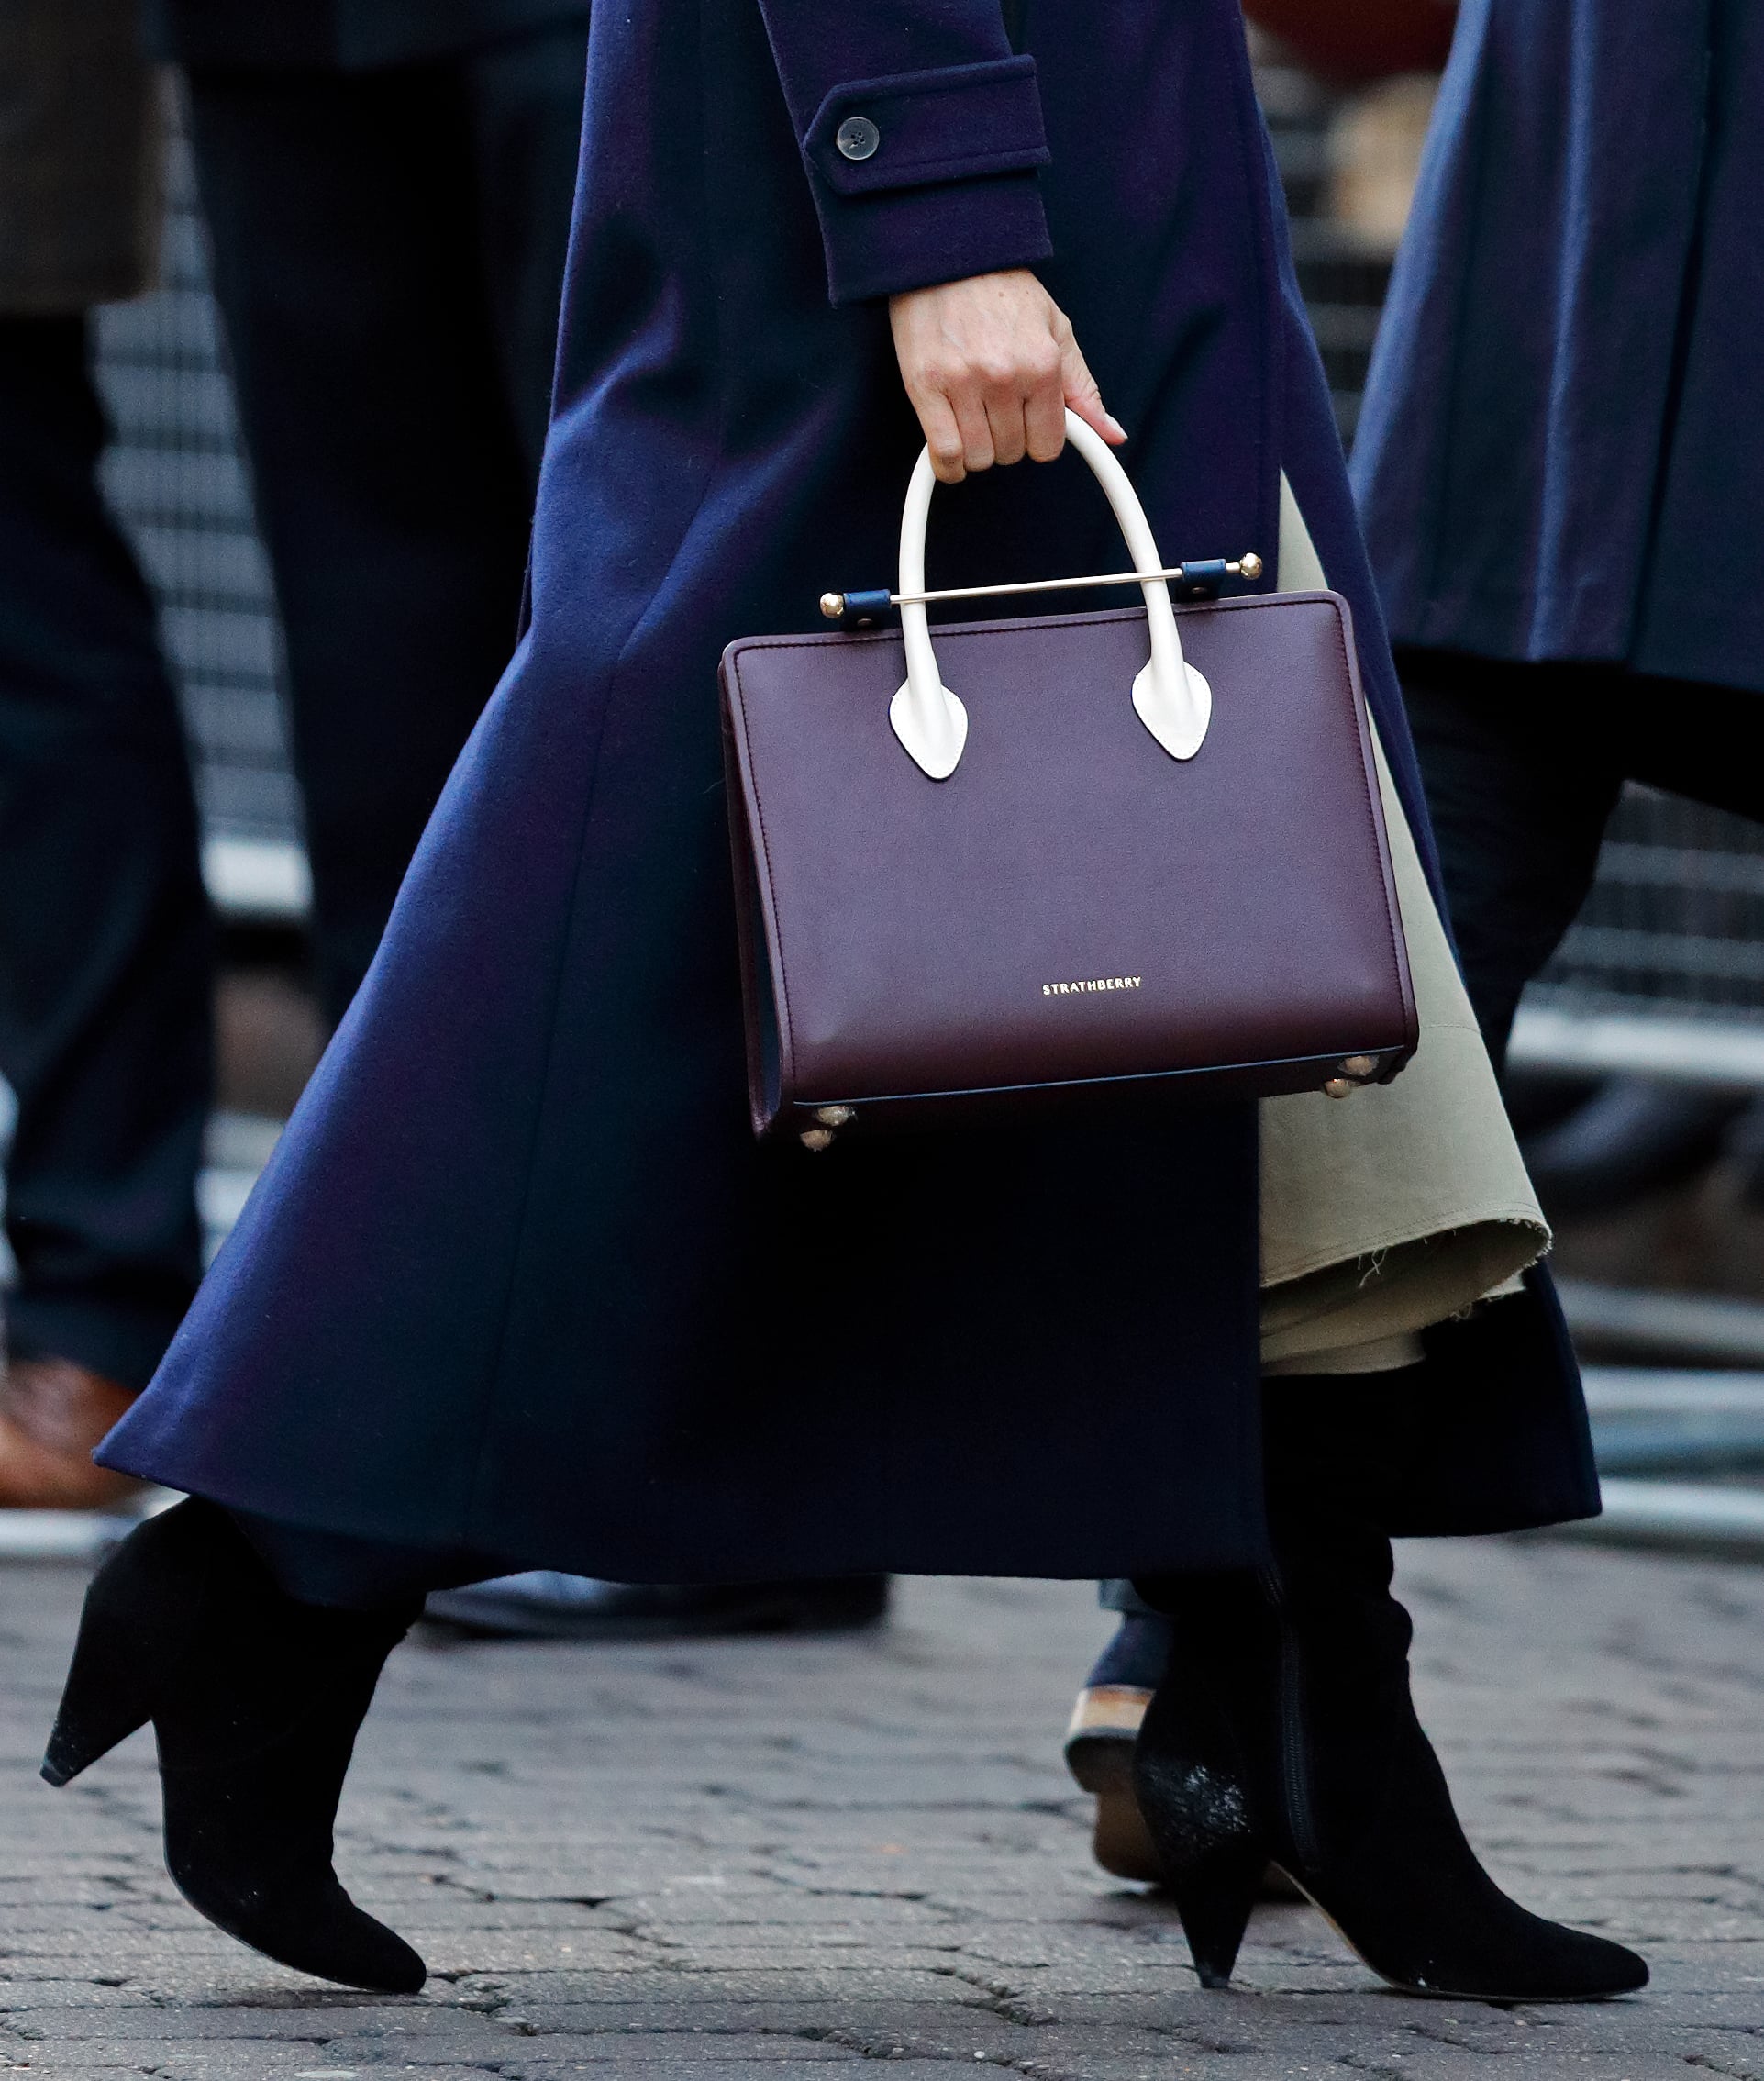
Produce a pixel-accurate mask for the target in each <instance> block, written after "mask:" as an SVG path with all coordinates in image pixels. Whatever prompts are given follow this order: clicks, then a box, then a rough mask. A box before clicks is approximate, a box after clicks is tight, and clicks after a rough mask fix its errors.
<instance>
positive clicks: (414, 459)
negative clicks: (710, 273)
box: [191, 28, 585, 1019]
mask: <svg viewBox="0 0 1764 2081" xmlns="http://www.w3.org/2000/svg"><path fill="white" fill-rule="evenodd" d="M584 48H585V47H584V39H583V36H582V30H581V29H580V28H572V29H566V30H562V31H557V30H550V31H547V32H545V33H543V34H541V35H536V36H533V37H528V38H521V39H512V40H511V41H509V42H508V43H505V44H503V45H499V46H496V47H494V49H492V50H486V51H485V52H483V53H481V54H479V55H477V56H475V57H467V58H461V59H457V60H449V61H444V62H438V63H433V64H426V65H418V66H407V67H399V68H394V69H389V70H386V71H383V72H369V73H363V74H354V75H343V74H337V73H325V72H291V73H267V72H266V73H259V74H250V73H216V72H197V73H195V74H194V76H193V77H192V80H191V111H192V134H193V139H194V147H195V153H196V165H197V172H198V175H199V178H200V182H201V187H202V193H203V200H204V204H205V209H206V211H207V215H208V219H209V225H210V229H211V233H212V237H213V241H214V250H215V287H216V296H217V298H218V300H219V303H220V306H221V310H222V314H223V317H224V319H225V324H226V330H227V343H228V347H229V349H230V351H231V356H232V362H233V367H234V373H235V378H236V381H237V385H238V392H239V410H240V417H241V423H242V426H243V429H244V434H245V441H246V446H247V448H248V450H249V451H250V459H251V464H252V469H253V473H254V476H255V481H256V491H257V499H258V508H259V517H260V519H261V525H262V528H263V531H264V535H265V539H266V540H267V542H268V545H269V550H270V556H271V562H272V566H273V569H274V573H275V581H276V591H277V595H278V598H279V600H280V604H281V608H282V614H283V624H284V627H285V629H286V636H287V658H288V680H289V692H290V696H291V709H292V717H293V735H294V763H295V767H296V770H297V774H298V778H299V781H300V785H301V790H302V795H303V797H304V801H305V817H306V842H307V849H308V851H309V854H310V856H311V861H312V868H313V886H314V910H315V929H316V942H317V950H318V963H319V972H320V984H321V988H322V993H323V997H324V1003H325V1008H326V1010H327V1013H328V1015H329V1016H330V1017H331V1018H333V1019H335V1018H338V1017H340V1016H341V1013H342V1011H343V1008H344V1007H345V1006H346V1005H347V1003H348V1001H349V997H350V996H352V995H353V993H354V991H355V989H356V987H357V985H359V983H360V981H361V977H362V975H363V974H365V973H366V970H367V966H368V963H369V962H370V961H371V960H372V956H373V952H374V949H375V948H376V946H377V945H378V943H379V940H380V935H381V932H382V930H383V927H384V925H385V921H386V918H387V917H388V915H389V914H390V912H391V908H392V904H393V899H394V896H395V895H396V893H397V889H398V885H399V883H400V881H401V880H402V879H403V876H404V873H405V867H406V865H407V864H408V862H409V860H410V856H411V853H412V852H413V851H414V850H415V848H416V841H417V839H418V838H419V837H420V835H421V833H422V829H423V827H424V825H425V824H426V823H427V819H428V816H429V812H430V811H431V809H432V808H433V807H434V804H435V800H436V797H437V796H438V794H439V793H440V790H441V786H442V784H443V782H444V781H445V780H446V778H447V775H448V773H449V770H450V769H451V767H452V765H453V762H454V760H455V759H456V758H457V757H458V755H459V752H460V748H461V746H462V745H463V744H464V742H465V740H466V738H467V736H468V735H469V733H470V731H471V729H472V724H473V723H474V722H475V720H476V719H477V717H478V713H479V711H480V709H481V708H482V707H483V703H484V701H485V700H486V699H487V698H488V696H489V695H490V694H491V692H492V691H493V689H494V686H495V684H496V682H497V680H498V678H499V677H500V676H501V673H502V671H503V668H504V666H505V663H506V662H507V660H508V656H509V653H510V651H511V650H512V648H513V645H514V639H515V629H516V616H517V613H518V610H519V604H520V595H521V580H522V573H523V572H524V569H525V565H526V556H527V526H528V521H529V518H530V514H531V506H532V497H533V487H534V483H535V479H536V473H537V469H538V445H539V442H540V440H541V439H542V435H543V427H544V419H545V400H546V398H547V396H548V395H549V384H550V375H551V363H552V355H553V348H554V342H555V336H556V326H557V309H558V302H559V297H560V288H561V279H562V270H563V256H564V246H565V241H566V239H567V236H568V229H569V223H570V212H571V195H572V192H573V187H574V179H575V161H576V150H577V143H578V135H579V131H580V127H581V110H582V75H583V65H584Z"/></svg>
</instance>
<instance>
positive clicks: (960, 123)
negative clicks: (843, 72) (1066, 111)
mask: <svg viewBox="0 0 1764 2081" xmlns="http://www.w3.org/2000/svg"><path fill="white" fill-rule="evenodd" d="M803 157H804V161H806V162H807V165H808V170H809V177H810V181H811V184H812V185H813V187H814V191H815V206H816V208H817V209H818V211H819V213H820V219H821V238H822V242H823V245H824V247H825V249H826V252H827V288H828V292H829V294H830V295H831V296H832V299H833V301H834V302H835V303H836V304H850V303H856V302H859V301H860V300H861V299H863V298H866V297H873V296H886V295H893V294H895V293H896V292H897V291H899V290H903V289H918V288H923V287H925V286H926V284H929V283H934V282H953V281H958V280H960V278H961V277H962V276H964V275H969V274H984V273H991V272H992V271H993V270H994V269H997V268H1005V267H1024V266H1028V265H1031V264H1033V263H1034V262H1037V261H1042V260H1046V259H1047V258H1048V255H1049V253H1050V252H1051V251H1052V250H1053V248H1052V243H1051V241H1050V240H1049V239H1048V226H1047V217H1046V215H1045V213H1044V211H1043V209H1042V206H1041V193H1040V184H1039V182H1038V181H1037V168H1039V167H1042V166H1045V165H1047V164H1048V161H1049V157H1050V154H1049V153H1048V140H1047V134H1046V132H1045V130H1044V129H1043V128H1042V122H1041V99H1040V95H1039V94H1038V93H1037V87H1036V76H1035V60H1034V59H1033V58H1029V57H1016V58H1003V59H996V60H993V61H989V62H987V63H984V64H978V65H950V66H945V67H942V68H940V69H937V70H934V71H928V72H905V73H899V74H896V75H895V76H893V77H892V78H889V79H880V80H849V81H846V82H844V83H841V84H840V85H838V86H837V87H835V88H834V89H833V90H832V91H831V92H830V93H829V94H828V95H827V97H826V99H825V100H824V101H823V102H822V103H821V106H820V107H819V108H818V109H817V110H816V111H815V118H814V121H813V122H812V123H811V124H810V125H809V128H808V134H807V136H806V137H804V139H803Z"/></svg>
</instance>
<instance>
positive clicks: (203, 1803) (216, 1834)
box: [43, 1497, 427, 1994]
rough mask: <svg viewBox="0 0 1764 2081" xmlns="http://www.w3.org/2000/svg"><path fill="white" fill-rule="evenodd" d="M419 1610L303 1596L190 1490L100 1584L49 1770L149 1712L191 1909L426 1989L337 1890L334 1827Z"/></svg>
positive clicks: (79, 1761)
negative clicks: (376, 1704) (386, 1679)
mask: <svg viewBox="0 0 1764 2081" xmlns="http://www.w3.org/2000/svg"><path fill="white" fill-rule="evenodd" d="M415 1617H416V1609H415V1608H412V1609H410V1610H407V1611H404V1612H399V1613H393V1614H381V1613H377V1612H376V1613H361V1612H353V1611H338V1610H332V1609H330V1608H326V1607H321V1606H318V1605H309V1604H299V1603H296V1602H295V1601H294V1599H293V1598H292V1597H285V1596H283V1593H282V1591H281V1590H280V1589H278V1588H277V1586H276V1585H275V1582H274V1580H273V1579H272V1576H271V1575H270V1573H269V1570H268V1569H267V1568H266V1567H265V1566H264V1565H263V1563H262V1562H261V1560H260V1559H259V1558H258V1555H257V1553H256V1552H255V1551H254V1550H253V1549H252V1547H251V1546H250V1542H249V1541H247V1540H246V1538H245V1536H244V1534H243V1533H242V1532H241V1531H240V1530H239V1528H238V1526H237V1525H235V1524H234V1523H233V1521H232V1519H230V1518H229V1517H228V1516H227V1513H226V1511H224V1510H222V1509H220V1508H217V1507H216V1505H214V1504H211V1503H205V1502H203V1501H201V1500H199V1499H197V1498H194V1497H193V1498H192V1499H190V1500H189V1501H187V1502H183V1503H180V1504H178V1505H177V1506H176V1507H175V1508H172V1509H171V1510H168V1511H166V1512H165V1513H164V1514H163V1515H162V1516H161V1517H157V1518H151V1519H149V1520H148V1521H147V1522H146V1523H145V1524H142V1525H140V1526H139V1527H138V1528H137V1529H136V1530H134V1531H132V1532H131V1533H130V1534H129V1535H128V1538H127V1539H126V1540H125V1541H123V1543H122V1544H121V1545H120V1546H119V1547H118V1548H117V1549H116V1552H114V1553H113V1554H111V1556H110V1557H109V1559H108V1560H106V1561H105V1564H104V1565H103V1567H101V1568H100V1569H99V1571H98V1573H97V1575H95V1576H94V1578H93V1581H92V1586H91V1588H90V1589H89V1590H88V1591H87V1592H86V1599H85V1608H84V1611H83V1614H82V1617H81V1620H80V1636H79V1641H78V1643H77V1645H76V1646H75V1648H74V1652H73V1665H72V1669H71V1670H70V1671H69V1674H68V1680H67V1686H66V1689H65V1691H64V1692H63V1694H62V1697H61V1710H60V1712H59V1713H58V1715H57V1717H56V1721H55V1727H54V1730H53V1732H52V1733H51V1734H50V1742H49V1750H48V1753H47V1754H46V1755H45V1757H44V1759H43V1775H44V1776H45V1777H46V1778H47V1779H48V1780H49V1782H50V1784H51V1785H57V1786H60V1785H65V1784H66V1783H67V1782H68V1780H69V1779H70V1778H72V1777H74V1776H76V1775H78V1774H79V1773H80V1772H81V1771H83V1769H85V1767H86V1766H87V1764H92V1763H95V1762H96V1761H97V1760H98V1758H99V1757H100V1756H102V1755H104V1754H105V1753H106V1752H107V1751H108V1750H110V1749H112V1748H114V1747H115V1746H116V1743H117V1742H120V1741H122V1740H123V1738H124V1737H125V1736H126V1735H128V1734H132V1733H133V1732H134V1731H135V1730H136V1729H137V1728H138V1727H140V1726H143V1725H144V1724H145V1723H146V1722H147V1721H148V1720H151V1721H152V1723H153V1730H154V1733H155V1735H156V1737H157V1738H158V1742H159V1753H160V1779H161V1786H162V1787H163V1793H164V1802H165V1861H166V1864H167V1866H168V1868H169V1869H170V1871H171V1874H172V1878H173V1879H174V1880H175V1881H176V1882H177V1886H178V1889H179V1891H180V1892H181V1893H182V1894H183V1897H184V1898H185V1899H186V1900H188V1901H189V1903H190V1905H191V1906H192V1907H193V1908H194V1909H196V1910H197V1911H198V1912H199V1913H201V1914H203V1915H205V1916H206V1917H207V1918H208V1920H210V1921H211V1922H213V1923H215V1924H216V1926H217V1927H219V1928H220V1929H223V1930H225V1931H227V1934H228V1935H229V1936H234V1937H237V1938H238V1939H239V1941H240V1942H242V1943H248V1944H250V1945H251V1946H252V1948H253V1949H254V1950H257V1951H261V1952H262V1953H265V1954H266V1955H267V1956H268V1957H271V1958H274V1959H277V1960H279V1961H280V1962H281V1963H282V1964H284V1965H292V1966H294V1967H295V1968H297V1969H298V1970H299V1971H301V1972H305V1973H312V1974H314V1975H316V1976H317V1977H319V1978H320V1979H326V1980H338V1981H341V1982H342V1983H343V1985H345V1986H354V1987H369V1988H372V1989H375V1990H377V1991H380V1992H383V1993H394V1994H395V1993H415V1992H416V1989H417V1988H419V1987H420V1986H422V1984H423V1981H424V1979H425V1978H426V1977H427V1968H426V1967H425V1965H424V1964H423V1962H422V1960H421V1959H420V1958H419V1957H418V1956H417V1955H416V1953H415V1952H414V1951H413V1950H412V1949H411V1948H410V1946H409V1945H408V1944H407V1943H406V1942H405V1941H404V1939H403V1938H402V1937H400V1936H397V1935H395V1934H394V1932H393V1931H391V1930H389V1929H387V1928H386V1927H385V1925H384V1924H383V1922H377V1921H375V1920H374V1919H373V1918H372V1916H371V1915H367V1914H364V1913H363V1912H362V1911H361V1909H359V1908H358V1907H356V1905H355V1903H354V1902H353V1901H352V1900H351V1899H350V1898H349V1895H348V1894H347V1893H345V1892H344V1890H343V1888H342V1886H341V1885H340V1884H339V1883H338V1877H337V1875H336V1873H335V1871H333V1869H332V1868H331V1849H332V1844H331V1829H332V1824H333V1822H334V1820H335V1819H336V1815H337V1802H338V1797H339V1795H340V1794H341V1792H342V1788H343V1778H344V1774H345V1773H346V1772H347V1770H348V1769H349V1756H350V1753H351V1752H352V1750H353V1749H354V1746H355V1736H356V1732H357V1730H358V1729H359V1728H360V1727H361V1721H362V1719H363V1718H364V1717H365V1715H366V1713H367V1709H368V1705H369V1702H370V1700H371V1699H372V1697H373V1689H374V1686H375V1684H376V1683H377V1682H378V1681H379V1676H380V1671H381V1669H382V1667H383V1664H384V1663H385V1659H386V1657H387V1655H389V1654H390V1653H392V1651H393V1649H394V1647H395V1646H396V1645H397V1644H398V1642H399V1641H400V1640H401V1639H403V1637H404V1635H405V1631H406V1630H408V1628H409V1626H410V1624H411V1621H412V1620H413V1619H415Z"/></svg>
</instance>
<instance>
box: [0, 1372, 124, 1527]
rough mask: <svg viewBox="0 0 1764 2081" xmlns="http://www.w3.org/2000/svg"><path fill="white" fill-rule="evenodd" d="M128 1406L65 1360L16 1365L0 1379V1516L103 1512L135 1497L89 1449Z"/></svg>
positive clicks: (110, 1383)
mask: <svg viewBox="0 0 1764 2081" xmlns="http://www.w3.org/2000/svg"><path fill="white" fill-rule="evenodd" d="M134 1399H135V1397H133V1396H132V1395H131V1394H130V1393H129V1391H128V1388H127V1387H119V1386H117V1385H116V1382H115V1381H114V1380H106V1379H105V1377H104V1375H103V1374H101V1373H93V1372H91V1371H90V1370H89V1369H88V1368H87V1367H85V1366H83V1365H75V1364H74V1363H73V1362H72V1359H60V1358H35V1359H31V1358H16V1359H14V1360H12V1362H11V1363H9V1364H8V1365H7V1367H6V1377H5V1378H4V1379H0V1509H6V1510H103V1509H107V1508H115V1507H116V1505H117V1504H119V1503H124V1502H127V1501H128V1498H129V1497H132V1496H136V1495H139V1492H140V1488H141V1484H140V1483H139V1482H138V1481H132V1480H131V1479H130V1478H129V1477H128V1475H120V1474H112V1473H111V1471H110V1470H109V1468H107V1467H94V1465H93V1463H92V1449H93V1447H94V1445H96V1444H97V1442H98V1441H99V1440H100V1439H101V1438H102V1437H103V1436H104V1434H105V1431H107V1430H109V1429H110V1427H111V1425H112V1424H114V1423H115V1422H116V1420H117V1419H118V1418H119V1417H121V1415H122V1414H123V1412H124V1410H126V1409H127V1408H128V1405H129V1404H130V1403H131V1402H132V1401H133V1400H134Z"/></svg>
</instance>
